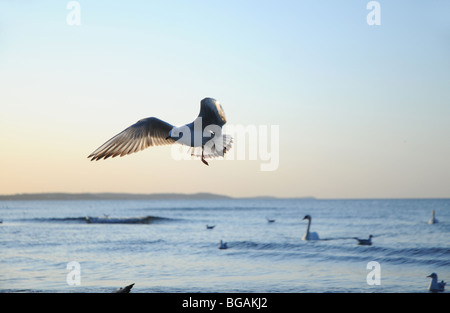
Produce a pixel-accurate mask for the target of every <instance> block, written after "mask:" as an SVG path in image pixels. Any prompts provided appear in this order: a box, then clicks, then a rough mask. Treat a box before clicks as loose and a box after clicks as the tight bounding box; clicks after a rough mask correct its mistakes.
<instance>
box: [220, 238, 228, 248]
mask: <svg viewBox="0 0 450 313" xmlns="http://www.w3.org/2000/svg"><path fill="white" fill-rule="evenodd" d="M219 249H228V245H227V243H226V242H223V241H222V240H221V241H220V243H219Z"/></svg>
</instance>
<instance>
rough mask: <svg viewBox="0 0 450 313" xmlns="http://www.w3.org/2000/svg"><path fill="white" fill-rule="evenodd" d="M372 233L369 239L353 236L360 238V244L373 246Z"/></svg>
mask: <svg viewBox="0 0 450 313" xmlns="http://www.w3.org/2000/svg"><path fill="white" fill-rule="evenodd" d="M372 237H373V236H372V235H369V239H359V238H356V237H353V238H354V239H356V240H358V244H359V245H361V246H371V245H372Z"/></svg>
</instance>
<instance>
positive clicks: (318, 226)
mask: <svg viewBox="0 0 450 313" xmlns="http://www.w3.org/2000/svg"><path fill="white" fill-rule="evenodd" d="M433 210H434V211H435V213H436V219H437V220H438V221H439V222H438V223H435V224H428V220H429V219H430V218H431V215H432V211H433ZM305 215H310V216H311V228H310V231H311V232H316V233H318V235H319V238H320V240H314V241H305V240H302V237H303V235H304V233H305V231H306V227H307V220H304V219H303V218H304V217H305ZM86 217H89V218H90V222H89V223H88V219H87V218H86ZM0 220H1V221H2V223H1V224H0V292H2V293H111V292H113V291H115V290H116V289H117V288H119V287H124V286H126V285H130V284H134V286H133V289H132V292H133V293H427V292H428V290H427V288H428V284H429V282H430V278H428V277H427V276H428V275H430V274H431V273H436V274H437V275H438V279H439V281H440V280H445V281H447V282H448V281H450V199H373V200H370V199H363V200H361V199H355V200H351V199H349V200H343V199H338V200H331V199H327V200H324V199H309V198H308V199H263V198H255V199H219V200H211V199H209V200H192V199H191V200H180V199H179V200H49V201H47V200H39V201H31V200H28V201H18V200H11V201H0ZM269 220H272V221H271V222H269ZM207 225H208V226H214V228H210V229H208V228H207V227H206V226H207ZM369 235H372V236H373V238H372V245H359V244H358V241H357V240H356V239H354V238H355V237H358V238H365V239H367V238H368V237H369ZM221 240H222V241H223V242H226V243H227V247H228V248H227V249H219V242H220V241H221ZM447 289H450V286H447ZM445 292H448V291H445Z"/></svg>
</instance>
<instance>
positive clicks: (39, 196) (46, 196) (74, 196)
mask: <svg viewBox="0 0 450 313" xmlns="http://www.w3.org/2000/svg"><path fill="white" fill-rule="evenodd" d="M232 199H261V200H265V199H267V200H269V199H280V198H277V197H271V196H260V197H258V196H257V197H239V198H235V197H230V196H225V195H219V194H213V193H207V192H202V193H193V194H183V193H153V194H132V193H62V192H61V193H59V192H54V193H23V194H14V195H0V200H22V201H23V200H30V201H31V200H232ZM295 199H309V200H314V199H315V198H314V197H299V198H295Z"/></svg>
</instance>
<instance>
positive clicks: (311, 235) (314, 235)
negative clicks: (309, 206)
mask: <svg viewBox="0 0 450 313" xmlns="http://www.w3.org/2000/svg"><path fill="white" fill-rule="evenodd" d="M303 219H304V220H308V226H306V233H305V234H304V235H303V238H302V240H319V235H318V234H317V233H316V232H309V228H310V227H311V216H309V215H306V216H305V217H304V218H303Z"/></svg>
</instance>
